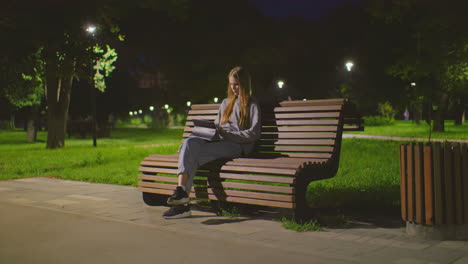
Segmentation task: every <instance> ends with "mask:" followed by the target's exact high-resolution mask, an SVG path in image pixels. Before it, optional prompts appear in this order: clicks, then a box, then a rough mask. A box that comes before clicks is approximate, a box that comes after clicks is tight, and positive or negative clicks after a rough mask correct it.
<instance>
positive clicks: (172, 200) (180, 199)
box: [167, 186, 190, 205]
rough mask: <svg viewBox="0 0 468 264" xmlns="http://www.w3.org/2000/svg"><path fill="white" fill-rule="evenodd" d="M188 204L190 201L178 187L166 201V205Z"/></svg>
mask: <svg viewBox="0 0 468 264" xmlns="http://www.w3.org/2000/svg"><path fill="white" fill-rule="evenodd" d="M188 202H190V199H189V197H188V195H187V193H186V192H185V191H184V189H182V187H180V186H177V188H176V189H175V191H174V194H173V195H172V196H171V197H169V198H168V199H167V204H169V205H178V204H186V203H188Z"/></svg>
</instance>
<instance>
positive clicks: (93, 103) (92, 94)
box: [86, 25, 97, 147]
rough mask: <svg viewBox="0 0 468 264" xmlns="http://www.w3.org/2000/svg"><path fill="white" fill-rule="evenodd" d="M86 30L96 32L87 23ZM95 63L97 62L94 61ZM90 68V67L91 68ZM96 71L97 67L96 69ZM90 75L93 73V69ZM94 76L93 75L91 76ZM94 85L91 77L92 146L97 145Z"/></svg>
mask: <svg viewBox="0 0 468 264" xmlns="http://www.w3.org/2000/svg"><path fill="white" fill-rule="evenodd" d="M86 32H87V33H88V34H89V35H91V37H93V38H94V35H95V33H96V26H94V25H89V26H88V27H86ZM96 63H97V62H96ZM91 70H92V68H91ZM96 71H97V69H96ZM91 72H92V76H93V74H94V72H93V71H91ZM93 77H94V76H93ZM95 90H96V87H95V85H94V78H92V79H91V116H92V123H93V124H92V125H93V146H94V147H97V121H96V91H95Z"/></svg>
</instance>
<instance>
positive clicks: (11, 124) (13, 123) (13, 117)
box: [10, 113, 16, 129]
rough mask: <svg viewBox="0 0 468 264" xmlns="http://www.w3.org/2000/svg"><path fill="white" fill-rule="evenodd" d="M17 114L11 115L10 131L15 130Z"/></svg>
mask: <svg viewBox="0 0 468 264" xmlns="http://www.w3.org/2000/svg"><path fill="white" fill-rule="evenodd" d="M15 128H16V127H15V114H14V113H11V114H10V129H15Z"/></svg>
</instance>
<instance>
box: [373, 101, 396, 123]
mask: <svg viewBox="0 0 468 264" xmlns="http://www.w3.org/2000/svg"><path fill="white" fill-rule="evenodd" d="M377 108H378V110H379V113H380V115H381V116H383V117H385V118H388V119H395V114H396V111H395V109H393V107H392V104H390V102H388V101H386V102H383V103H379V105H378V106H377Z"/></svg>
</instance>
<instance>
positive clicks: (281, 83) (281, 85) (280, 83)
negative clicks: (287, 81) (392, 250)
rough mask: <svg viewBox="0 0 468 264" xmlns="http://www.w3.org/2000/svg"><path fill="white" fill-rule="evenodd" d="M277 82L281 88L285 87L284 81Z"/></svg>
mask: <svg viewBox="0 0 468 264" xmlns="http://www.w3.org/2000/svg"><path fill="white" fill-rule="evenodd" d="M277 84H278V88H280V89H281V88H283V86H284V82H283V81H278V83H277Z"/></svg>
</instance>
